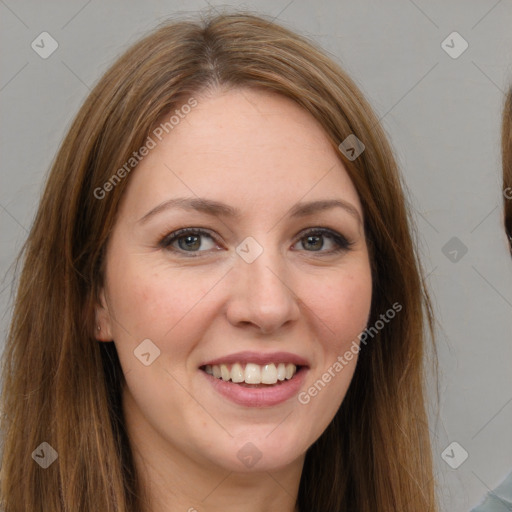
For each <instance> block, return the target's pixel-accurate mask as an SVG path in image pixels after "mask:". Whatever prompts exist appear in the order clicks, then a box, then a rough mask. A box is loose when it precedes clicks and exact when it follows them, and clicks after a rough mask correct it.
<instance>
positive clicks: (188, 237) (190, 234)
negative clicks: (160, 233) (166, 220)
mask: <svg viewBox="0 0 512 512" xmlns="http://www.w3.org/2000/svg"><path fill="white" fill-rule="evenodd" d="M202 238H209V239H210V240H211V241H213V240H214V238H213V237H212V235H211V234H210V233H208V231H205V230H204V229H198V228H183V229H178V231H174V232H173V233H171V234H169V235H167V236H165V237H164V238H163V239H162V240H161V241H160V243H159V245H160V247H163V248H164V249H167V250H170V251H173V252H180V251H184V252H188V253H194V252H204V251H205V250H209V249H212V248H214V247H216V244H215V243H211V242H210V243H209V244H208V243H207V244H206V246H207V247H206V248H205V247H204V245H205V244H204V243H203V241H202ZM176 243H177V245H178V247H176ZM201 247H203V249H202V250H198V249H200V248H201Z"/></svg>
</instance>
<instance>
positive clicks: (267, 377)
mask: <svg viewBox="0 0 512 512" xmlns="http://www.w3.org/2000/svg"><path fill="white" fill-rule="evenodd" d="M204 370H205V372H206V373H208V374H210V375H213V376H214V377H216V378H217V379H222V380H225V381H228V380H231V381H233V382H237V383H238V382H245V383H247V384H276V383H277V381H278V380H281V381H282V380H285V379H291V378H292V377H293V376H294V375H295V373H296V371H297V367H296V366H295V365H294V364H292V363H279V364H278V365H277V367H276V365H275V364H274V363H269V364H264V365H259V364H254V363H247V364H246V365H245V368H244V365H243V364H242V363H235V364H234V365H232V366H231V369H230V368H229V366H228V365H225V364H214V365H209V364H207V365H206V366H205V368H204Z"/></svg>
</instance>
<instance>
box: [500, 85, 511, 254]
mask: <svg viewBox="0 0 512 512" xmlns="http://www.w3.org/2000/svg"><path fill="white" fill-rule="evenodd" d="M501 158H502V166H503V206H504V213H505V215H504V224H505V232H506V233H507V236H508V240H509V247H510V253H511V254H512V87H510V89H509V91H508V94H507V97H506V100H505V106H504V108H503V117H502V121H501Z"/></svg>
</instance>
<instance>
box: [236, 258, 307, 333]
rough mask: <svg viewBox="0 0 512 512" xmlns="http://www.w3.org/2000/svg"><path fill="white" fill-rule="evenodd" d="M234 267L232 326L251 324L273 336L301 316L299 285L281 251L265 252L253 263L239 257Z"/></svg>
mask: <svg viewBox="0 0 512 512" xmlns="http://www.w3.org/2000/svg"><path fill="white" fill-rule="evenodd" d="M234 265H235V268H233V270H232V271H231V272H230V279H231V294H230V298H229V302H228V307H227V317H228V320H229V322H230V323H231V324H232V325H234V326H237V327H240V326H242V325H244V324H250V325H253V326H255V327H256V328H257V330H258V331H260V332H261V333H264V334H269V333H272V332H276V331H278V330H279V328H281V327H282V326H283V325H285V324H287V323H289V324H292V323H293V322H294V321H296V320H297V319H298V318H299V317H300V307H299V298H298V297H297V295H296V293H295V291H294V289H293V287H294V284H296V283H294V282H293V280H292V279H291V277H290V272H289V269H288V270H287V268H286V262H285V261H283V255H281V254H279V252H278V251H277V250H270V249H264V250H263V253H262V254H261V255H260V256H258V257H257V258H256V259H255V260H254V261H252V263H248V262H247V261H246V260H244V259H243V258H242V257H238V256H237V258H236V260H235V264H234Z"/></svg>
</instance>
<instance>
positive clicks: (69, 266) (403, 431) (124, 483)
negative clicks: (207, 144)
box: [1, 12, 437, 512]
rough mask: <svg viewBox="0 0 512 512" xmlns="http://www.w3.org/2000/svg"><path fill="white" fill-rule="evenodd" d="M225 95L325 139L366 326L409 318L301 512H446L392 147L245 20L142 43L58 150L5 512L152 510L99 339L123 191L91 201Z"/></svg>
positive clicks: (9, 372)
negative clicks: (347, 207)
mask: <svg viewBox="0 0 512 512" xmlns="http://www.w3.org/2000/svg"><path fill="white" fill-rule="evenodd" d="M219 86H222V87H227V88H229V87H232V88H237V87H253V88H260V89H264V90H272V91H275V92H277V93H280V94H283V95H285V96H287V97H288V98H291V99H293V100H294V101H296V102H297V103H298V104H299V105H301V106H302V107H303V108H305V109H306V110H307V111H308V112H309V113H310V114H311V115H312V116H313V117H314V118H315V119H316V120H317V121H318V122H319V123H320V124H321V125H322V126H323V128H324V130H325V132H326V134H327V135H328V137H329V139H330V140H331V142H332V145H333V148H334V149H335V150H336V151H337V152H338V154H339V158H340V159H341V161H342V162H343V164H344V165H345V168H346V169H347V172H348V173H349V175H350V177H351V179H352V181H353V183H354V185H355V187H356V189H357V191H358V193H359V196H360V199H361V202H362V205H363V209H364V216H365V233H366V237H367V242H368V246H369V251H370V258H371V265H372V278H373V295H372V307H371V316H370V319H369V325H373V324H375V323H376V322H377V321H379V319H380V315H382V314H383V313H385V312H386V311H387V310H389V309H390V308H392V305H393V304H395V303H398V304H400V305H401V306H402V312H401V313H399V314H397V315H396V317H395V318H394V319H393V320H392V321H390V322H389V323H388V324H387V325H386V326H385V328H383V329H381V330H379V332H378V333H377V334H375V335H372V339H371V340H370V341H369V342H368V343H367V345H365V346H364V347H363V348H362V350H361V352H360V355H359V360H358V364H357V368H356V371H355V374H354V377H353V380H352V382H351V385H350V388H349V390H348V392H347V395H346V397H345V399H344V401H343V403H342V405H341V407H340V409H339V411H338V412H337V414H336V416H335V418H334V419H333V421H332V423H331V424H330V425H329V426H328V428H327V429H326V431H325V432H324V433H323V434H322V436H321V437H320V438H319V439H318V441H317V442H315V443H314V444H313V445H312V446H311V447H310V449H309V450H308V452H307V454H306V459H305V464H304V470H303V474H302V478H301V482H300V488H299V495H298V504H299V507H300V510H301V512H312V511H320V510H321V511H324V512H327V511H332V512H340V511H348V510H357V511H358V512H375V511H376V510H378V511H380V512H395V511H397V510H400V511H401V512H407V511H410V512H412V511H414V512H417V511H418V510H421V511H422V512H433V511H435V510H437V506H436V503H435V492H434V481H433V470H432V460H431V447H430V439H429V431H428V427H427V415H426V410H425V407H426V406H425V401H424V387H423V386H424V367H423V361H424V354H425V349H426V340H427V338H431V339H433V314H432V308H431V304H430V299H429V296H428V293H427V290H426V287H425V283H424V279H423V277H422V276H423V273H422V270H421V265H420V262H419V261H418V257H417V254H416V251H415V243H414V240H413V237H412V233H413V231H412V229H413V225H412V221H411V218H410V215H409V210H408V207H407V199H406V196H405V194H404V184H403V183H402V181H401V178H400V175H399V172H398V170H397V165H396V162H395V159H394V157H393V154H392V151H391V148H390V146H389V144H388V142H387V139H386V135H385V133H384V131H383V129H382V128H381V126H380V124H379V120H378V119H377V117H376V115H375V114H374V113H373V111H372V109H371V108H370V106H369V105H368V103H367V102H366V100H365V99H364V97H363V96H362V94H361V92H360V91H359V89H358V88H357V87H356V85H355V84H354V82H353V81H352V80H351V79H350V78H349V77H348V76H347V75H346V74H345V72H344V71H343V70H342V69H340V67H339V66H338V65H337V64H336V63H335V62H333V61H332V60H331V59H330V58H328V57H327V56H325V54H324V53H323V52H322V51H321V50H320V49H319V48H318V47H317V46H316V45H315V44H314V43H312V42H310V41H309V40H307V39H306V38H304V37H302V36H299V35H297V34H295V33H293V32H292V31H290V30H288V29H286V28H284V27H282V26H279V25H278V24H276V23H272V22H271V21H270V20H269V19H266V18H265V17H261V16H256V15H253V14H251V13H247V12H234V13H233V12H232V13H227V14H226V13H224V14H219V15H216V16H212V17H207V19H204V20H201V21H195V20H174V21H173V22H172V23H168V24H166V25H164V26H161V27H159V28H158V29H157V30H155V31H154V32H153V33H151V34H150V35H149V36H147V37H145V38H144V39H142V40H141V41H139V42H138V43H136V44H135V45H134V46H132V47H131V48H130V49H129V50H128V51H127V52H126V53H125V54H124V55H123V56H121V57H120V58H119V60H117V62H115V63H114V65H113V66H112V67H111V68H110V69H109V70H108V71H107V73H106V74H105V75H104V76H103V77H102V78H101V79H100V81H99V82H98V84H97V85H96V87H95V88H94V90H93V91H92V92H91V94H90V95H89V96H88V98H87V99H86V101H85V103H84V105H83V106H82V108H81V109H80V111H79V113H78V115H77V116H76V119H75V120H74V122H73V124H72V126H71V128H70V130H69V133H68V134H67V136H66V138H65V139H64V141H63V143H62V146H61V148H60V150H59V152H58V154H57V157H56V159H55V162H54V164H53V167H52V169H51V173H50V175H49V178H48V181H47V185H46V189H45V191H44V193H43V196H42V199H41V203H40V205H39V209H38V212H37V215H36V218H35V221H34V223H33V226H32V229H31V231H30V234H29V237H28V240H27V242H26V244H25V246H24V250H23V252H22V254H21V255H20V258H22V259H21V260H20V261H22V265H23V268H22V272H21V275H20V279H19V284H18V289H17V297H16V302H15V308H14V313H13V318H12V324H11V328H10V332H9V335H8V339H7V344H6V350H5V353H4V359H3V394H2V400H3V403H2V410H3V416H2V423H1V427H2V431H1V432H2V436H3V439H4V447H3V454H2V467H1V500H2V504H3V507H4V510H5V511H6V512H18V511H23V512H25V511H27V510H30V511H32V512H38V511H39V512H42V511H43V510H44V511H48V510H51V511H52V512H64V511H66V512H68V511H72V510H73V511H75V510H81V511H84V512H85V511H90V512H93V511H94V512H97V511H99V510H100V511H102V512H114V511H115V512H138V511H141V510H146V509H145V508H144V503H143V499H142V496H143V495H144V490H143V489H141V488H140V486H139V481H138V480H137V475H136V472H135V468H134V464H133V460H132V457H131V453H130V450H129V448H128V440H127V436H126V432H125V429H124V426H123V412H122V410H121V406H120V396H121V389H122V387H123V385H124V377H123V372H122V369H121V366H120V363H119V360H118V358H117V354H116V351H115V347H114V344H113V343H98V342H96V340H95V338H94V333H93V328H94V305H95V303H96V301H97V299H98V290H99V288H100V286H101V285H102V279H103V270H102V269H103V266H102V263H103V259H104V258H103V257H104V252H105V246H106V242H107V240H108V237H109V233H110V232H111V230H112V228H113V225H114V222H115V217H116V212H117V208H118V205H119V202H120V199H121V197H122V194H123V190H124V188H125V186H126V185H127V183H128V182H129V176H126V177H124V179H121V180H119V182H116V186H115V187H112V190H109V192H108V194H107V195H106V197H104V198H103V199H97V198H96V197H97V195H98V193H97V192H96V195H95V190H97V189H98V187H102V186H103V185H104V184H105V183H106V182H107V181H108V180H109V179H111V177H112V176H113V173H115V172H116V170H117V169H120V168H121V167H122V166H123V165H124V164H125V163H126V162H127V160H128V159H129V158H130V156H131V155H132V154H133V152H134V151H137V150H138V149H139V148H140V147H141V146H142V145H143V144H144V142H145V141H146V140H147V137H148V135H149V134H150V133H151V130H152V129H153V127H154V125H155V122H156V121H157V120H158V119H160V118H161V117H162V115H164V114H165V113H168V112H171V111H173V110H174V109H175V108H176V107H178V106H179V105H180V102H182V101H183V98H190V97H192V96H194V95H198V94H199V93H201V92H202V91H203V92H204V91H205V90H208V89H212V90H215V89H216V88H218V87H219ZM351 134H354V135H355V136H356V137H357V138H358V139H359V140H361V141H362V142H363V144H364V146H365V150H364V151H363V153H362V154H361V155H360V156H359V157H358V158H356V159H355V160H351V159H349V158H346V157H345V155H344V154H343V153H342V152H341V151H340V150H339V149H338V146H339V144H340V143H341V142H342V141H344V140H345V139H346V137H347V136H349V135H351ZM132 172H137V171H136V169H134V170H133V171H132ZM380 321H381V322H382V320H380ZM425 327H427V329H425V330H426V331H428V333H430V336H427V333H425V332H424V328H425ZM42 442H47V443H48V444H49V445H50V446H51V447H53V448H54V449H55V451H56V452H57V453H58V459H57V460H56V461H55V462H54V463H53V464H52V465H50V466H49V467H48V468H47V469H42V468H41V467H40V466H39V465H38V464H36V463H35V462H34V460H33V459H32V452H33V451H34V450H35V449H36V448H37V447H38V446H39V445H40V444H41V443H42Z"/></svg>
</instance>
